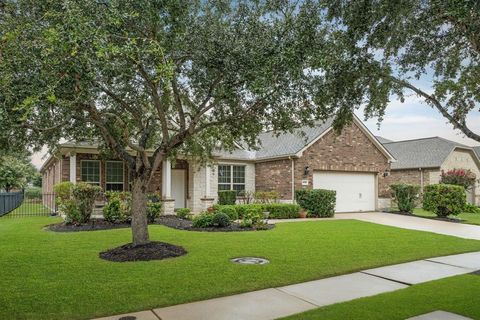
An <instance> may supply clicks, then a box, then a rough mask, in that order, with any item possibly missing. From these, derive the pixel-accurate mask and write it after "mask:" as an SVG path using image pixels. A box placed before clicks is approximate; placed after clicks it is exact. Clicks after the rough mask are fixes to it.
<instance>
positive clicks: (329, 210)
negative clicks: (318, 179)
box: [295, 189, 336, 217]
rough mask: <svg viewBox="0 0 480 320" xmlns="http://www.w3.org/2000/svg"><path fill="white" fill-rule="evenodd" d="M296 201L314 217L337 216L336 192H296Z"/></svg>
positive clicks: (313, 190) (304, 190)
mask: <svg viewBox="0 0 480 320" xmlns="http://www.w3.org/2000/svg"><path fill="white" fill-rule="evenodd" d="M295 199H296V200H297V202H298V204H299V205H300V207H302V208H303V209H305V210H307V211H308V214H309V215H310V216H314V217H333V216H334V215H335V201H336V192H335V191H333V190H325V189H301V190H296V191H295Z"/></svg>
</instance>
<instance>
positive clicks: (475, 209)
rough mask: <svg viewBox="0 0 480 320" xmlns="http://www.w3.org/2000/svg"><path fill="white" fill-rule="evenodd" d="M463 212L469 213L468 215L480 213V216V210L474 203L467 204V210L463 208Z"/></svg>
mask: <svg viewBox="0 0 480 320" xmlns="http://www.w3.org/2000/svg"><path fill="white" fill-rule="evenodd" d="M463 211H464V212H467V213H479V214H480V208H479V207H477V206H476V205H474V204H472V203H468V202H467V203H466V204H465V208H463Z"/></svg>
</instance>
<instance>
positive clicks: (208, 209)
mask: <svg viewBox="0 0 480 320" xmlns="http://www.w3.org/2000/svg"><path fill="white" fill-rule="evenodd" d="M207 211H208V212H210V213H212V212H213V211H215V209H213V207H208V208H207Z"/></svg>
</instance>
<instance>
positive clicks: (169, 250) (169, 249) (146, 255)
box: [99, 241, 187, 262]
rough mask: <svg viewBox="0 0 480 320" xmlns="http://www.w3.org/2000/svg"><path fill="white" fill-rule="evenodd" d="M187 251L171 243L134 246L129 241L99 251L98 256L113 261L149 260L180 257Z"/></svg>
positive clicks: (155, 242)
mask: <svg viewBox="0 0 480 320" xmlns="http://www.w3.org/2000/svg"><path fill="white" fill-rule="evenodd" d="M185 254H187V251H186V250H185V249H184V248H182V247H179V246H175V245H173V244H169V243H165V242H159V241H152V242H150V243H147V244H144V245H138V246H134V245H133V244H131V243H128V244H125V245H123V246H120V247H117V248H114V249H110V250H107V251H104V252H100V254H99V256H100V258H102V259H104V260H108V261H113V262H127V261H150V260H163V259H168V258H175V257H180V256H183V255H185Z"/></svg>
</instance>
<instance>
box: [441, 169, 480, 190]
mask: <svg viewBox="0 0 480 320" xmlns="http://www.w3.org/2000/svg"><path fill="white" fill-rule="evenodd" d="M476 182H477V179H476V177H475V174H474V173H473V172H472V171H470V170H465V169H452V170H448V171H447V172H445V171H443V170H442V175H441V177H440V183H443V184H455V185H457V186H462V187H463V188H464V189H465V190H470V189H472V188H473V187H474V186H475V183H476Z"/></svg>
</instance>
